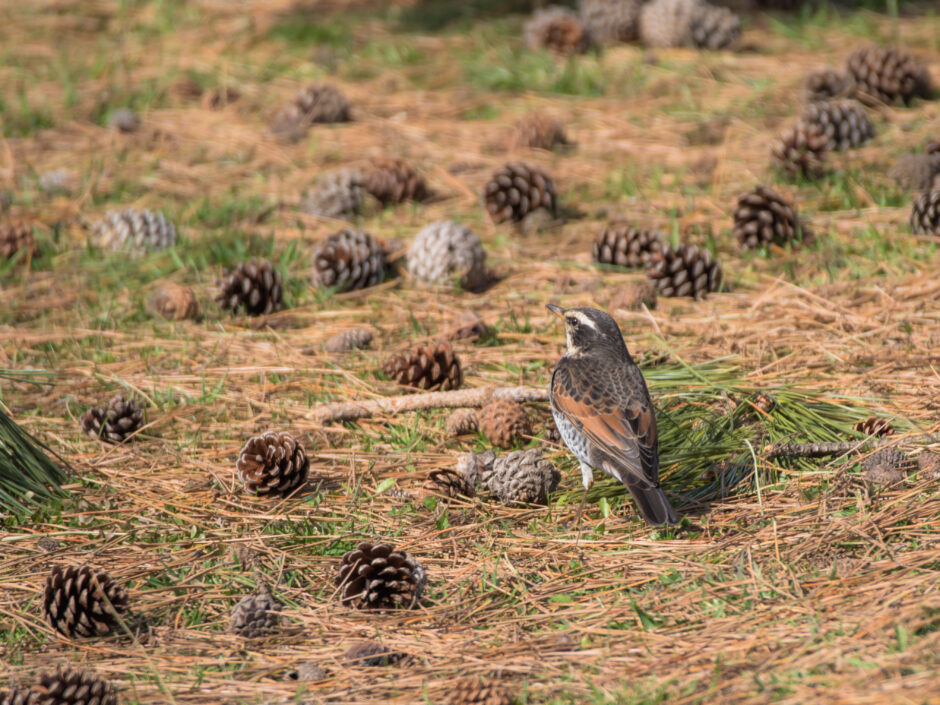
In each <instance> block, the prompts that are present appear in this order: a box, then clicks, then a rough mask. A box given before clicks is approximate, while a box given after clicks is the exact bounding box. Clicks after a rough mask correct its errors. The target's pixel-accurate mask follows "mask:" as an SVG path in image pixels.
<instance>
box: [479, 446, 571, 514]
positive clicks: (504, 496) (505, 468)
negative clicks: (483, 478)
mask: <svg viewBox="0 0 940 705" xmlns="http://www.w3.org/2000/svg"><path fill="white" fill-rule="evenodd" d="M560 479H561V473H559V472H558V470H557V469H556V468H555V466H554V465H553V464H552V463H551V461H550V460H547V459H545V458H543V457H542V451H541V450H540V449H539V448H532V449H529V450H515V451H513V452H512V453H510V454H509V455H507V456H505V457H503V458H497V459H496V462H495V463H494V464H493V474H492V475H491V476H490V477H489V478H488V482H487V487H488V488H489V490H490V492H492V493H493V494H495V495H496V497H497V498H498V499H499V501H500V502H502V503H503V504H516V503H520V504H547V503H548V495H550V494H551V493H552V492H554V491H555V488H556V487H558V481H559V480H560Z"/></svg>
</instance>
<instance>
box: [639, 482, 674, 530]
mask: <svg viewBox="0 0 940 705" xmlns="http://www.w3.org/2000/svg"><path fill="white" fill-rule="evenodd" d="M627 489H628V490H630V494H632V495H633V500H634V501H635V502H636V506H637V508H638V509H639V510H640V514H642V515H643V518H644V519H646V523H647V524H652V525H653V526H662V525H663V524H678V523H679V515H678V514H676V510H675V509H673V508H672V505H671V504H669V500H668V499H666V493H665V492H663V491H662V489H661V488H659V487H654V488H652V489H645V488H643V487H637V486H635V485H631V484H627Z"/></svg>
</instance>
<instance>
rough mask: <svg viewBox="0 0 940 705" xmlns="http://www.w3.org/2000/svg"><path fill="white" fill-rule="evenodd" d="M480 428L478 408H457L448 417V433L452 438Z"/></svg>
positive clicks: (474, 431)
mask: <svg viewBox="0 0 940 705" xmlns="http://www.w3.org/2000/svg"><path fill="white" fill-rule="evenodd" d="M479 429H480V417H479V416H478V415H477V412H476V409H457V410H456V411H455V412H453V413H452V414H451V415H450V416H448V417H447V435H448V436H449V437H450V438H456V437H457V436H465V435H467V434H468V433H476V432H477V431H478V430H479Z"/></svg>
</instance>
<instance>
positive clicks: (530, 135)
mask: <svg viewBox="0 0 940 705" xmlns="http://www.w3.org/2000/svg"><path fill="white" fill-rule="evenodd" d="M566 144H568V138H567V137H566V136H565V128H564V127H562V124H561V123H560V122H558V120H555V119H553V118H551V117H549V116H548V115H544V114H542V113H533V114H531V115H527V116H525V117H524V118H522V119H521V120H520V121H519V122H517V123H516V125H515V127H514V128H513V131H512V134H511V136H510V138H509V146H510V148H511V149H520V148H529V149H544V150H547V151H551V150H553V149H554V148H555V147H556V146H564V145H566Z"/></svg>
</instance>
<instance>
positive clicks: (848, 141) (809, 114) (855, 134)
mask: <svg viewBox="0 0 940 705" xmlns="http://www.w3.org/2000/svg"><path fill="white" fill-rule="evenodd" d="M800 122H802V123H803V124H804V125H816V126H818V127H819V128H820V129H821V130H822V131H823V133H824V134H825V135H826V138H827V141H826V149H829V150H839V151H844V150H846V149H853V148H855V147H860V146H861V145H863V144H865V143H866V142H868V141H869V140H870V139H872V138H873V137H874V136H875V126H874V125H873V124H872V122H871V120H870V119H869V118H868V114H867V113H866V112H865V108H864V107H862V104H861V103H859V102H858V101H857V100H825V101H820V102H817V103H811V104H810V105H809V106H807V108H806V110H805V111H804V112H803V116H802V117H801V118H800Z"/></svg>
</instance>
